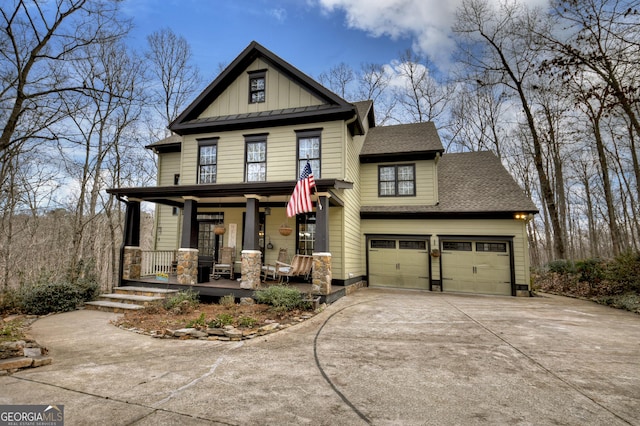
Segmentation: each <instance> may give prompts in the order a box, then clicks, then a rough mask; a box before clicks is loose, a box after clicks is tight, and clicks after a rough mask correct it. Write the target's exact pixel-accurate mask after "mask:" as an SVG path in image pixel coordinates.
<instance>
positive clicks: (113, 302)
mask: <svg viewBox="0 0 640 426" xmlns="http://www.w3.org/2000/svg"><path fill="white" fill-rule="evenodd" d="M177 292H178V290H168V289H163V288H149V287H118V288H116V289H115V293H110V294H101V295H100V296H98V300H94V301H92V302H86V303H85V304H84V306H85V308H86V309H93V310H97V311H105V312H116V313H124V312H127V311H135V310H138V309H143V308H144V307H145V306H147V305H149V304H151V303H157V302H159V301H161V300H163V299H164V298H166V297H167V296H170V295H172V294H175V293H177Z"/></svg>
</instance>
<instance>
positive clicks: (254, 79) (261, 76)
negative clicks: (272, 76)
mask: <svg viewBox="0 0 640 426" xmlns="http://www.w3.org/2000/svg"><path fill="white" fill-rule="evenodd" d="M266 75H267V72H266V71H255V72H252V73H249V103H250V104H256V103H260V102H264V101H265V100H266V91H265V90H266Z"/></svg>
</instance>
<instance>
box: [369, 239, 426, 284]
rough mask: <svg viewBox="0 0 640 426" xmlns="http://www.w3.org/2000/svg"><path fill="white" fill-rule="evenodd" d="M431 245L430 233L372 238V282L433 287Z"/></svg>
mask: <svg viewBox="0 0 640 426" xmlns="http://www.w3.org/2000/svg"><path fill="white" fill-rule="evenodd" d="M428 245H429V242H428V237H418V238H411V237H406V238H405V237H403V238H397V237H372V238H369V239H368V243H367V249H368V259H369V285H370V286H375V287H394V288H407V289H419V290H429V269H430V265H429V251H428V248H429V247H428Z"/></svg>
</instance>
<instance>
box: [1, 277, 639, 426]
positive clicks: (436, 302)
mask: <svg viewBox="0 0 640 426" xmlns="http://www.w3.org/2000/svg"><path fill="white" fill-rule="evenodd" d="M110 318H113V315H111V314H106V313H102V312H97V311H77V312H71V313H66V314H60V315H54V316H50V317H47V318H43V319H40V320H38V321H37V322H36V323H35V324H34V325H33V327H32V335H33V336H34V337H35V338H36V339H37V340H38V342H39V343H41V344H44V345H45V346H47V347H48V348H49V349H50V353H51V355H52V356H53V358H54V363H53V364H52V365H50V366H46V367H41V368H37V369H33V370H26V371H22V372H19V373H16V374H14V375H13V376H5V377H0V404H63V405H64V408H65V424H66V425H89V424H91V425H98V424H102V425H171V424H175V425H208V424H225V425H228V424H231V425H245V424H265V425H267V424H268V425H276V424H277V425H281V424H295V425H298V424H314V425H359V424H368V423H369V424H376V425H418V424H420V425H422V424H433V425H447V424H464V425H469V424H509V425H511V424H535V425H546V424H562V425H585V424H590V425H608V426H612V425H626V424H640V316H639V315H636V314H631V313H627V312H622V311H618V310H614V309H611V308H607V307H603V306H598V305H595V304H592V303H589V302H584V301H579V300H573V299H567V298H563V297H556V296H544V297H536V298H512V297H492V296H465V295H454V294H440V293H428V292H412V291H393V290H382V289H371V288H368V289H362V290H359V291H357V292H356V293H354V294H352V295H350V296H348V297H345V298H342V299H340V300H339V301H337V302H336V303H334V304H333V305H331V306H329V307H328V308H327V310H325V311H324V312H323V313H321V314H319V315H317V316H315V317H314V318H313V319H311V320H308V321H306V322H304V323H302V324H300V325H297V326H294V327H291V328H289V329H286V330H283V331H280V332H277V333H274V334H271V335H268V336H265V337H261V338H258V339H254V340H250V341H245V342H207V341H176V340H158V339H153V338H151V337H147V336H143V335H138V334H134V333H131V332H127V331H123V330H120V329H118V328H115V327H113V326H111V325H110V324H109V323H108V321H109V319H110Z"/></svg>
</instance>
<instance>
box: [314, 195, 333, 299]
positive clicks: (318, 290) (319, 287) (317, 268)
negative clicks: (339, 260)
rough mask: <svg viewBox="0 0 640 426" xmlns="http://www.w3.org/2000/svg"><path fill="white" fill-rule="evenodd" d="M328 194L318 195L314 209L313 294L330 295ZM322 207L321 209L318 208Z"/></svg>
mask: <svg viewBox="0 0 640 426" xmlns="http://www.w3.org/2000/svg"><path fill="white" fill-rule="evenodd" d="M330 196H331V194H329V193H328V192H319V193H318V208H317V209H316V241H315V244H314V248H313V272H312V274H311V276H312V281H311V291H312V292H313V293H315V294H325V295H326V294H330V293H331V279H332V273H331V253H329V197H330ZM320 207H322V208H320Z"/></svg>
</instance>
